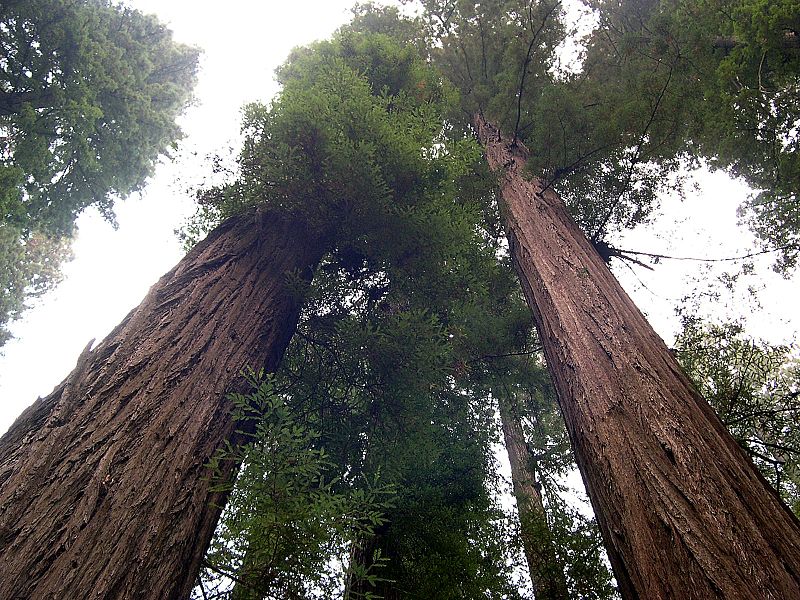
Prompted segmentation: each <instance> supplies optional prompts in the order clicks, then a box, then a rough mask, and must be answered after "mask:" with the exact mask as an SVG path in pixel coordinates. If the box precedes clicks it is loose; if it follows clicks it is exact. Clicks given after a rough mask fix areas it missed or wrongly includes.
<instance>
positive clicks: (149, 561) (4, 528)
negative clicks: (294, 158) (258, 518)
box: [0, 213, 321, 600]
mask: <svg viewBox="0 0 800 600" xmlns="http://www.w3.org/2000/svg"><path fill="white" fill-rule="evenodd" d="M320 256H321V250H320V245H319V244H318V242H317V240H316V239H315V238H314V237H312V236H310V235H309V234H308V233H307V232H306V231H305V229H304V227H303V226H302V225H301V224H299V223H294V222H288V221H286V220H282V219H280V218H277V217H275V216H274V215H270V214H267V213H250V214H248V215H244V216H241V217H236V218H232V219H230V220H228V221H226V222H225V223H223V224H222V225H220V226H219V227H218V228H217V229H216V230H214V231H213V232H212V233H211V234H210V235H209V236H208V238H207V239H206V240H204V241H203V242H201V243H200V244H198V245H197V247H195V248H194V249H193V250H192V251H191V252H190V253H189V254H188V255H187V256H186V257H185V258H184V259H183V260H182V261H181V262H180V263H179V264H178V265H177V266H176V267H175V268H174V269H173V270H172V271H170V272H169V273H167V274H166V275H164V277H162V278H161V280H160V281H159V282H158V283H157V284H156V285H155V286H153V288H152V289H151V290H150V292H149V293H148V295H147V296H146V297H145V299H144V300H143V301H142V303H141V304H140V305H139V307H138V308H136V309H135V310H133V311H132V312H131V313H130V314H129V315H128V316H127V317H126V318H125V320H124V321H123V322H122V323H121V324H120V325H119V326H118V327H117V328H116V329H115V330H114V331H113V332H112V333H111V334H110V335H109V336H108V337H107V338H106V339H105V340H104V341H103V342H102V343H101V344H100V345H99V346H98V347H97V348H96V349H94V350H92V351H91V352H89V350H88V347H87V350H86V351H84V354H83V355H82V356H81V358H80V360H79V361H78V365H77V366H76V368H75V370H74V371H73V372H72V373H71V374H70V375H69V376H68V377H67V379H65V380H64V382H63V383H62V384H60V385H59V386H58V387H57V388H56V389H55V390H54V391H53V392H52V393H51V394H50V395H49V396H47V397H46V398H40V399H38V400H37V401H36V402H35V403H34V404H33V405H32V406H31V407H29V408H28V409H27V410H26V411H25V412H24V413H23V414H22V415H21V416H20V417H19V418H18V419H17V421H16V422H15V423H14V425H12V427H11V429H10V430H9V431H8V432H7V433H6V434H5V435H4V436H3V437H2V438H0V557H2V558H0V598H58V599H67V598H109V599H111V598H113V599H115V600H118V599H122V598H126V599H127V598H159V599H172V598H175V599H177V598H180V599H185V598H187V597H188V596H189V594H190V591H191V589H192V587H193V585H194V582H195V578H196V577H197V574H198V572H199V570H200V564H201V560H202V558H203V555H204V553H205V550H206V547H207V545H208V543H209V541H210V539H211V535H212V533H213V531H214V527H215V525H216V523H217V519H218V517H219V513H220V511H221V507H222V505H223V504H224V502H225V497H224V496H223V495H222V494H220V493H216V492H213V491H212V489H211V488H212V485H213V482H210V481H208V479H207V478H208V476H209V472H208V471H207V470H206V468H205V466H204V465H205V464H206V462H207V461H208V459H209V458H210V457H211V455H212V454H213V453H214V452H215V450H216V449H217V448H219V447H220V445H221V444H222V443H223V441H224V440H226V439H231V438H232V437H233V436H234V435H235V434H234V423H233V422H232V420H231V415H230V404H229V402H228V400H227V399H226V396H225V393H226V391H230V390H232V389H238V388H240V387H241V385H242V383H241V377H240V376H239V374H240V371H241V369H243V368H245V367H254V368H259V367H262V366H263V367H265V368H266V369H267V370H273V369H275V367H276V366H277V364H278V362H279V361H280V359H281V356H282V355H283V352H284V350H285V348H286V345H287V343H288V341H289V338H290V337H291V335H292V333H293V332H294V329H295V326H296V323H297V319H298V312H299V307H300V301H299V298H298V297H297V293H296V292H293V291H292V290H290V289H288V287H287V279H286V275H287V272H290V271H292V272H295V273H300V274H302V276H303V277H310V273H311V271H312V269H313V266H314V265H315V264H316V262H317V261H318V260H319V258H320ZM234 441H235V440H234ZM235 469H236V466H235V465H230V468H229V473H228V475H229V476H231V477H232V476H233V475H234V471H235Z"/></svg>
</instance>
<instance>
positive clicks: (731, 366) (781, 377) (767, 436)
mask: <svg viewBox="0 0 800 600" xmlns="http://www.w3.org/2000/svg"><path fill="white" fill-rule="evenodd" d="M675 350H676V352H677V355H678V360H680V362H681V365H682V366H683V368H684V369H686V372H687V374H688V375H689V377H691V379H692V381H693V382H694V384H695V385H696V386H697V389H698V390H699V391H700V393H701V394H702V395H703V397H704V398H705V399H706V400H708V402H709V403H710V404H711V406H713V407H714V410H716V411H717V414H718V415H719V416H720V418H721V419H722V422H723V423H725V425H726V426H727V427H728V429H729V430H730V431H731V433H732V434H733V436H734V437H735V438H736V441H737V442H739V443H740V444H741V445H742V447H743V448H744V449H745V450H746V451H747V453H748V454H749V455H750V458H751V459H752V460H753V462H754V463H755V465H756V466H757V467H758V468H759V470H760V471H761V473H762V474H763V475H764V477H765V478H766V479H767V481H769V482H770V484H772V486H773V487H774V488H775V489H776V490H777V491H778V493H779V494H780V495H781V498H783V501H784V502H786V504H787V505H788V506H790V507H791V508H792V510H793V511H794V512H795V513H797V512H798V509H800V492H799V491H798V459H800V440H798V432H797V422H798V416H800V415H798V413H799V412H800V401H798V396H800V385H799V384H800V382H799V381H798V376H799V375H800V371H798V361H797V357H796V356H795V355H794V352H793V350H792V348H789V347H786V346H772V345H769V344H766V343H765V342H759V341H757V340H753V339H750V338H748V337H746V335H745V333H744V331H743V329H742V327H741V326H740V325H737V324H735V323H726V324H722V325H712V324H709V323H703V322H701V321H699V320H698V319H696V318H685V319H684V327H683V331H682V332H681V333H680V335H679V336H678V339H677V340H676V342H675Z"/></svg>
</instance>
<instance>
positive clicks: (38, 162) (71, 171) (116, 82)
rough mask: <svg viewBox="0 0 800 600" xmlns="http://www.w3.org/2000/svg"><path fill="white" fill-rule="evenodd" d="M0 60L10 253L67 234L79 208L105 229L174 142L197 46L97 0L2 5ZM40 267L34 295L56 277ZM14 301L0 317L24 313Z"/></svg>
mask: <svg viewBox="0 0 800 600" xmlns="http://www.w3.org/2000/svg"><path fill="white" fill-rule="evenodd" d="M0 54H1V55H2V57H3V59H2V61H0V228H2V230H3V232H2V236H3V237H4V238H8V239H11V238H12V237H13V236H17V238H18V243H17V245H16V246H17V250H16V251H13V252H10V254H9V256H15V255H17V254H19V251H23V252H24V251H25V249H26V248H27V247H28V245H29V244H30V245H37V244H39V245H40V244H41V242H37V241H36V240H41V239H43V238H54V239H57V238H60V237H62V236H69V235H71V234H72V231H73V224H74V221H75V218H76V216H77V215H78V213H80V212H81V211H82V210H83V209H84V208H86V207H87V206H95V207H97V209H98V210H100V211H101V212H102V213H103V215H105V217H106V218H108V219H109V220H111V221H112V222H113V210H112V207H113V204H114V201H115V199H117V198H120V197H125V196H127V195H128V194H130V193H131V192H134V191H137V190H140V189H142V187H143V186H144V184H145V181H146V179H147V177H148V176H149V175H151V174H152V172H153V169H154V166H155V163H156V161H157V159H158V157H159V156H161V155H164V154H166V153H167V152H168V151H169V150H170V149H171V148H173V147H174V145H175V143H176V142H177V140H178V139H180V137H181V136H182V133H181V130H180V128H179V127H178V125H177V123H176V118H177V117H178V116H179V115H180V113H181V112H182V111H183V110H184V109H185V108H186V106H187V105H188V103H189V101H190V96H191V90H192V88H193V86H194V83H195V74H196V69H197V59H198V51H197V49H195V48H191V47H188V46H185V45H182V44H177V43H175V42H174V41H173V40H172V33H171V32H170V31H169V29H167V28H166V27H165V26H164V25H162V24H161V23H159V21H158V20H157V19H156V18H155V17H153V16H150V15H144V14H142V13H140V12H139V11H136V10H133V9H130V8H126V7H124V6H121V5H116V4H113V3H111V2H108V1H106V0H80V1H78V2H72V1H67V0H30V1H28V0H25V1H20V0H10V1H7V2H3V4H2V6H0ZM59 258H63V253H59V252H54V253H52V254H51V256H50V259H49V260H50V262H51V263H55V262H57V260H58V259H59ZM34 264H36V262H35V261H31V260H28V261H27V262H26V263H25V265H26V266H23V265H20V266H19V267H16V268H15V272H18V273H21V272H23V271H25V270H30V268H31V266H32V265H34ZM50 271H52V268H51V267H49V266H48V267H43V268H42V270H41V271H40V272H39V275H38V277H37V280H38V281H37V282H36V283H35V284H33V287H31V294H32V295H36V293H38V292H40V291H41V289H42V288H43V287H44V286H45V283H46V282H51V281H54V278H53V277H52V276H50V275H49V274H48V273H49V272H50ZM18 280H19V278H17V279H13V278H12V279H8V280H6V279H2V280H0V289H8V288H10V287H11V286H17V285H18V283H17V282H18ZM12 297H13V298H14V299H15V300H14V304H13V306H10V307H9V308H7V309H6V312H4V316H3V322H5V321H6V320H8V319H9V318H12V317H13V316H16V315H17V314H18V313H19V311H20V310H21V309H22V308H23V306H24V295H23V296H20V295H19V294H16V295H7V296H6V298H7V299H10V298H12ZM17 298H19V299H17Z"/></svg>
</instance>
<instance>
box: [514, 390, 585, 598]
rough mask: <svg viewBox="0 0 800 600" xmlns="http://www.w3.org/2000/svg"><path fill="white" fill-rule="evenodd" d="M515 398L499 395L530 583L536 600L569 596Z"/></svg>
mask: <svg viewBox="0 0 800 600" xmlns="http://www.w3.org/2000/svg"><path fill="white" fill-rule="evenodd" d="M512 402H515V400H514V399H512V398H501V399H500V421H501V423H502V426H503V438H504V440H505V443H506V451H507V452H508V461H509V463H510V464H511V483H512V485H513V487H514V497H515V498H516V501H517V512H518V513H519V521H520V537H521V538H522V549H523V551H524V552H525V559H526V560H527V562H528V570H529V571H530V576H531V584H532V586H533V591H534V594H535V596H536V600H566V599H567V598H569V593H568V591H567V582H566V579H565V578H564V569H563V567H562V566H561V564H559V562H558V556H557V554H556V551H555V546H554V544H553V536H552V534H551V532H550V528H549V526H548V523H547V515H546V514H545V511H544V503H543V502H542V494H541V492H540V489H541V488H540V487H539V484H538V483H537V481H536V465H535V462H534V458H533V457H532V456H531V453H530V452H529V450H528V445H527V444H526V443H525V433H524V432H523V430H522V423H521V422H520V418H519V413H518V411H515V410H514V406H512Z"/></svg>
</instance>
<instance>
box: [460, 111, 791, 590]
mask: <svg viewBox="0 0 800 600" xmlns="http://www.w3.org/2000/svg"><path fill="white" fill-rule="evenodd" d="M475 125H476V128H477V130H478V136H479V138H480V139H481V141H482V142H483V144H484V146H485V152H486V157H487V159H488V162H489V165H490V167H491V168H492V170H494V171H495V172H497V173H498V174H499V175H501V178H502V179H501V189H502V195H503V202H502V211H503V219H504V223H505V227H506V232H507V235H508V240H509V246H510V250H511V254H512V257H513V260H514V263H515V265H516V269H517V272H518V274H519V277H520V280H521V283H522V287H523V291H524V293H525V297H526V299H527V301H528V304H529V305H530V307H531V310H532V311H533V314H534V318H535V320H536V324H537V326H538V329H539V337H540V339H541V340H542V343H543V345H544V352H545V356H546V358H547V362H548V365H549V368H550V371H551V374H552V376H553V380H554V383H555V387H556V390H557V393H558V398H559V402H560V404H561V409H562V412H563V414H564V418H565V420H566V424H567V429H568V431H569V434H570V439H571V441H572V445H573V448H574V450H575V455H576V458H577V462H578V467H579V468H580V471H581V474H582V475H583V479H584V482H585V484H586V488H587V491H588V492H589V497H590V498H591V501H592V505H593V506H594V510H595V512H596V514H597V519H598V522H599V524H600V528H601V531H602V533H603V537H604V541H605V544H606V547H607V549H608V553H609V558H610V560H611V564H612V566H613V568H614V574H615V576H616V578H617V582H618V584H619V587H620V591H621V592H622V595H623V597H624V598H643V599H645V598H647V599H649V598H681V599H689V598H737V599H738V598H753V599H760V600H763V599H768V598H771V599H776V600H777V599H784V598H800V524H799V523H798V521H797V519H796V518H795V516H794V515H793V514H792V513H791V512H790V511H789V510H788V508H786V506H785V505H784V504H783V503H782V502H781V501H780V499H779V498H778V496H777V494H776V493H775V491H774V490H772V489H771V488H770V486H769V484H767V482H766V481H765V480H764V478H763V477H762V476H761V475H760V474H759V473H758V471H757V470H756V469H755V467H754V466H753V464H752V463H751V462H750V461H749V459H748V458H747V457H746V455H745V453H744V451H743V450H742V449H741V448H740V447H739V446H738V445H737V444H736V442H734V440H733V438H732V437H731V436H730V435H729V433H728V432H727V430H726V429H725V427H724V426H723V425H722V423H721V422H720V420H719V419H718V418H717V416H716V415H715V414H714V412H713V410H712V409H711V408H710V406H709V405H708V403H707V402H706V401H705V400H703V398H701V397H700V396H699V394H697V392H696V391H695V390H694V388H693V387H692V386H691V384H690V383H689V381H688V379H687V378H686V376H685V375H684V374H683V372H682V371H681V369H680V367H679V366H678V364H677V362H676V361H675V359H674V358H673V356H672V355H671V353H670V352H669V350H668V349H667V347H666V345H665V344H664V342H663V341H662V340H661V338H659V337H658V335H657V334H656V333H655V332H654V331H653V329H652V327H650V325H649V324H648V323H647V320H646V319H645V318H644V316H643V315H642V313H641V312H639V310H638V309H637V308H636V306H635V305H634V304H633V302H632V301H631V300H630V298H629V297H628V296H627V294H626V293H625V292H624V290H623V289H622V287H621V286H620V285H619V283H618V282H617V280H616V279H615V278H614V277H613V275H612V274H611V272H610V270H609V269H608V267H607V266H606V265H605V263H604V262H603V260H602V259H601V257H600V255H599V254H598V253H597V252H596V251H595V250H594V248H593V247H592V245H591V244H590V243H589V242H588V241H587V239H586V237H585V236H584V235H583V233H582V232H581V231H580V229H579V228H578V227H577V226H576V225H575V223H574V221H573V220H572V218H571V217H570V216H569V214H568V213H567V210H566V208H565V206H564V204H563V202H562V201H561V199H560V198H559V197H558V196H557V195H556V194H555V193H554V192H553V191H552V190H547V189H545V188H544V185H543V184H542V182H541V181H539V180H537V179H533V180H530V181H528V180H526V179H525V178H524V177H523V170H524V167H525V164H526V160H527V156H528V151H527V149H526V148H525V147H524V146H522V145H521V144H518V145H513V144H510V143H509V142H510V141H511V140H510V139H509V140H506V141H504V140H503V139H501V135H500V132H499V131H498V130H497V129H496V128H495V127H493V126H492V125H490V124H489V123H488V122H487V121H486V120H485V119H484V118H483V116H482V115H477V116H476V118H475Z"/></svg>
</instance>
